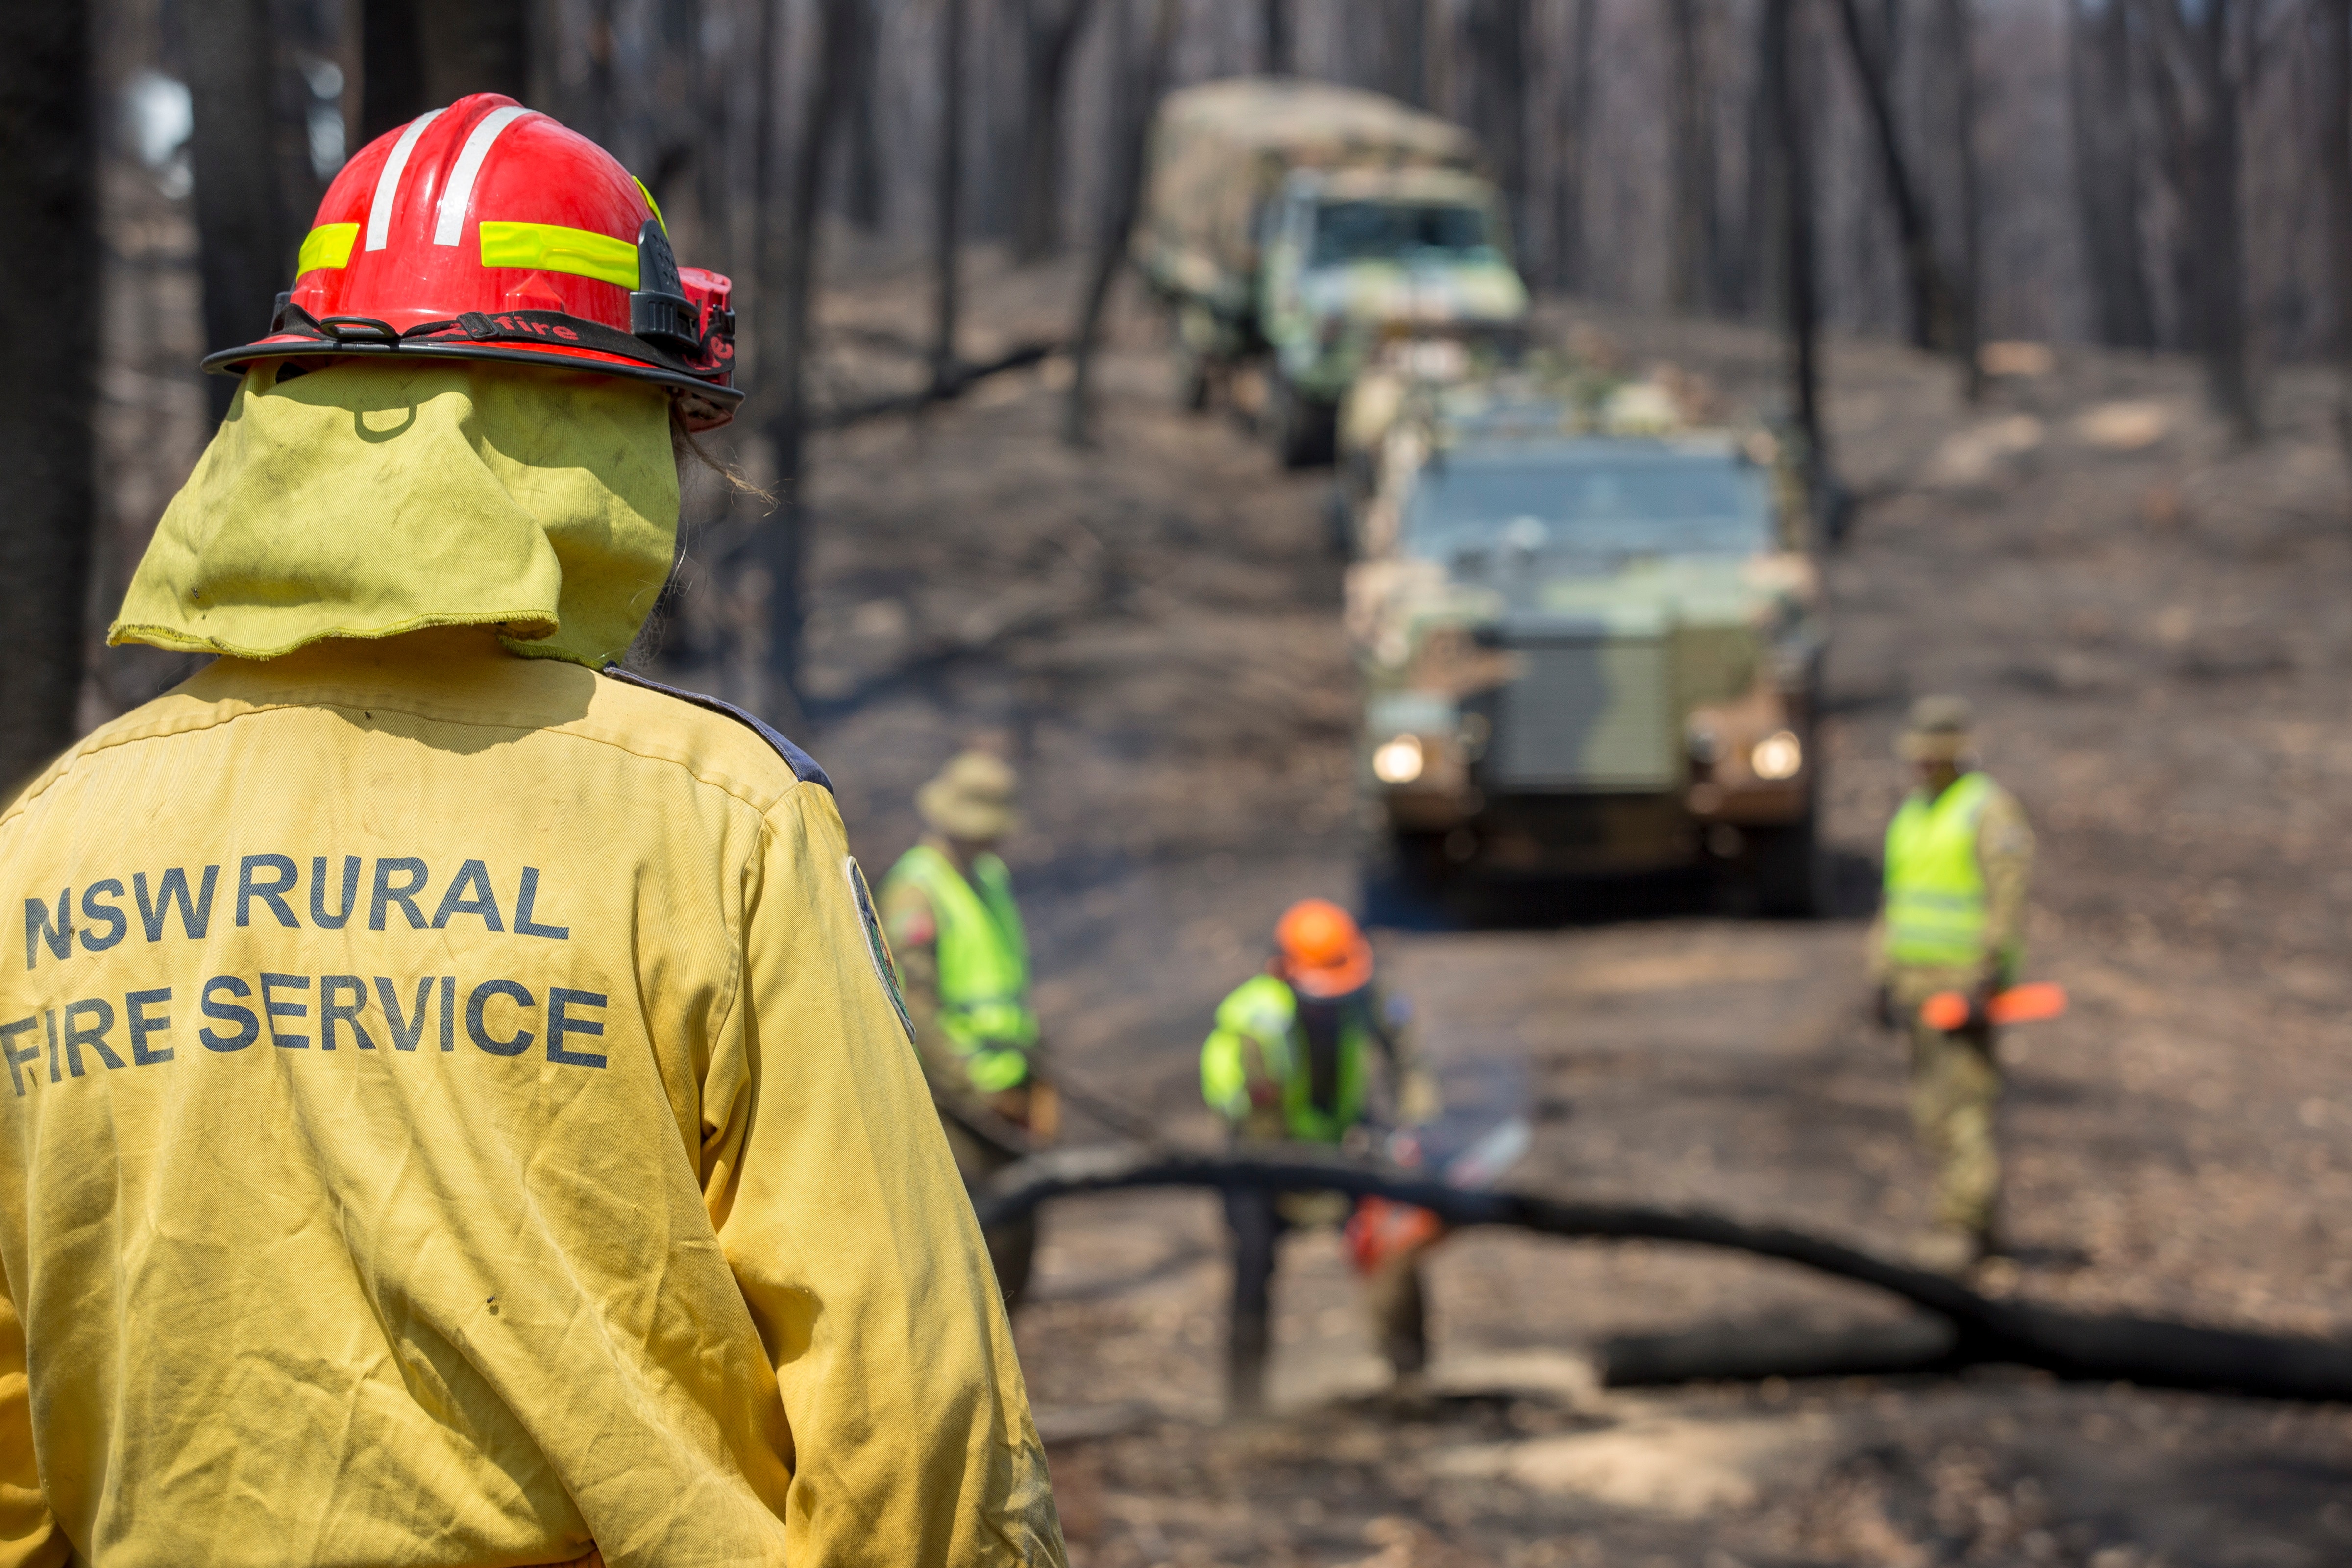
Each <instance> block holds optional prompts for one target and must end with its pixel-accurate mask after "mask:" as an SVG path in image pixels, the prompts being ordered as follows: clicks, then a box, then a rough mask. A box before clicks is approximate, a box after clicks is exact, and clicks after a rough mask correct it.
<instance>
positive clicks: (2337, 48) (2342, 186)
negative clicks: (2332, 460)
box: [2311, 0, 2352, 451]
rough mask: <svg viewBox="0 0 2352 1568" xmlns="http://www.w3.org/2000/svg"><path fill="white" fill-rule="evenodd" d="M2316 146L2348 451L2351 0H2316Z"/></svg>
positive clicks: (2340, 424)
mask: <svg viewBox="0 0 2352 1568" xmlns="http://www.w3.org/2000/svg"><path fill="white" fill-rule="evenodd" d="M2311 25H2312V30H2313V35H2314V36H2313V38H2312V64H2313V67H2314V68H2315V69H2314V74H2315V78H2316V81H2315V91H2314V93H2313V98H2314V100H2315V101H2314V103H2313V105H2312V112H2313V115H2314V117H2315V119H2316V120H2317V121H2318V122H2319V145H2318V146H2317V147H2316V148H2315V149H2314V153H2315V162H2316V163H2317V164H2318V167H2319V187H2320V190H2321V191H2322V193H2323V194H2324V195H2325V198H2326V204H2327V229H2326V234H2327V276H2326V284H2325V286H2326V290H2327V331H2328V338H2327V351H2328V353H2329V356H2330V357H2331V358H2333V359H2334V360H2335V362H2336V365H2337V366H2338V368H2339V373H2340V374H2342V375H2343V377H2344V387H2343V391H2342V393H2341V397H2342V402H2341V403H2340V404H2339V405H2338V408H2337V414H2336V420H2337V434H2338V436H2339V437H2340V438H2341V439H2342V440H2343V441H2344V443H2345V445H2346V448H2347V451H2352V0H2315V4H2314V5H2313V6H2312V10H2311Z"/></svg>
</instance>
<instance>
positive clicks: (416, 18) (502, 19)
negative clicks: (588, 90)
mask: <svg viewBox="0 0 2352 1568" xmlns="http://www.w3.org/2000/svg"><path fill="white" fill-rule="evenodd" d="M469 92H502V93H504V94H506V95H507V96H508V97H509V98H511V99H514V100H518V101H521V100H525V99H526V98H527V96H528V94H529V92H530V3H529V0H361V5H360V141H361V142H362V143H365V142H370V141H373V140H374V139H375V138H376V137H378V136H381V135H383V133H384V132H387V131H390V130H392V129H394V127H396V126H400V125H404V124H406V123H407V122H408V121H411V120H414V119H415V118H416V117H417V116H418V115H420V114H422V113H424V112H425V110H428V109H439V108H441V107H443V106H445V105H446V104H449V103H452V102H454V101H456V100H458V99H461V98H463V97H465V96H466V95H467V93H469Z"/></svg>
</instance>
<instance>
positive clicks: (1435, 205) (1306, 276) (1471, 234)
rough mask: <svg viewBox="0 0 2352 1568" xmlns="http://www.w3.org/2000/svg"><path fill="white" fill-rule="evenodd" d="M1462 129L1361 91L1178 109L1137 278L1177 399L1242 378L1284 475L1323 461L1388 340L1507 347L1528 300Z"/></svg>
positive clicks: (1159, 156)
mask: <svg viewBox="0 0 2352 1568" xmlns="http://www.w3.org/2000/svg"><path fill="white" fill-rule="evenodd" d="M1506 227H1507V226H1506V224H1505V221H1504V214H1503V207H1502V203H1501V200H1500V198H1499V196H1498V195H1497V194H1496V190H1495V187H1494V185H1493V184H1492V183H1491V182H1489V181H1488V180H1487V179H1486V177H1485V175H1484V174H1483V173H1481V171H1480V164H1479V155H1478V148H1477V144H1476V142H1475V141H1474V140H1473V139H1472V138H1471V136H1470V134H1469V132H1466V131H1465V130H1463V129H1462V128H1461V127H1460V126H1458V125H1454V124H1452V123H1451V122H1449V121H1444V120H1440V119H1438V118H1436V117H1435V116H1433V115H1429V114H1423V113H1421V112H1420V111H1418V110H1412V109H1410V108H1407V107H1406V106H1405V105H1403V104H1402V103H1398V102H1396V101H1395V100H1391V99H1387V98H1383V97H1381V95H1380V94H1378V93H1373V92H1366V91H1363V90H1361V89H1356V88H1347V87H1338V86H1333V85H1330V84H1328V83H1323V82H1308V81H1296V80H1291V79H1277V78H1236V79H1228V80H1224V81H1214V82H1207V83H1203V84H1202V85H1201V86H1198V87H1192V88H1187V89H1182V90H1181V91H1178V92H1173V93H1171V94H1169V95H1168V97H1167V98H1166V100H1163V102H1162V104H1161V107H1160V114H1159V118H1158V120H1157V121H1155V122H1154V124H1153V127H1152V133H1151V144H1150V153H1149V167H1148V170H1147V174H1146V184H1145V190H1144V200H1143V209H1142V215H1141V217H1140V219H1139V222H1138V224H1137V226H1136V229H1135V233H1134V236H1133V237H1132V241H1131V246H1132V253H1133V256H1134V258H1135V262H1136V265H1137V267H1138V268H1139V269H1140V270H1141V271H1142V273H1143V275H1144V277H1145V278H1146V279H1148V280H1149V281H1150V284H1151V286H1152V288H1153V289H1154V290H1155V291H1156V292H1158V293H1159V294H1160V296H1161V297H1162V298H1163V299H1164V300H1167V302H1168V303H1169V305H1170V306H1171V309H1172V311H1173V313H1174V317H1175V325H1176V338H1177V343H1178V349H1179V353H1180V356H1181V363H1182V366H1183V372H1182V375H1183V393H1182V395H1183V396H1184V399H1185V401H1186V402H1187V403H1188V404H1189V405H1192V406H1195V407H1198V406H1201V405H1203V404H1204V403H1205V402H1206V400H1207V398H1208V396H1209V392H1210V388H1211V385H1212V384H1213V383H1214V382H1216V381H1218V380H1220V379H1223V377H1224V376H1225V375H1226V374H1228V373H1230V372H1232V371H1234V369H1236V368H1237V367H1240V366H1242V365H1244V363H1257V364H1262V366H1263V369H1264V372H1265V406H1264V409H1263V411H1262V412H1263V416H1264V418H1265V426H1266V428H1267V429H1268V431H1269V433H1270V434H1271V436H1272V438H1273V441H1274V444H1275V447H1276V450H1277V451H1279V452H1280V454H1281V456H1282V458H1283V459H1284V461H1285V462H1286V463H1287V464H1289V465H1291V466H1294V467H1299V466H1305V465H1307V464H1310V463H1319V462H1328V461H1329V460H1330V458H1331V452H1332V441H1333V430H1334V424H1335V419H1336V416H1337V410H1338V408H1339V401H1340V399H1341V397H1342V396H1343V395H1345V394H1346V392H1347V390H1348V387H1349V383H1350V382H1351V381H1353V379H1354V378H1355V375H1356V374H1357V372H1358V371H1359V370H1360V368H1361V367H1362V365H1363V364H1364V363H1365V362H1366V360H1367V359H1368V358H1369V357H1370V354H1371V353H1372V352H1373V350H1374V349H1375V348H1376V347H1377V345H1378V344H1379V343H1380V342H1381V340H1382V339H1383V338H1384V337H1385V336H1388V335H1390V334H1392V333H1394V332H1397V331H1414V332H1422V333H1438V334H1444V333H1465V334H1480V333H1488V332H1510V331H1516V330H1517V326H1518V324H1519V322H1520V321H1522V320H1523V319H1524V318H1525V317H1526V315H1527V310H1528V291H1527V288H1526V285H1525V284H1523V283H1522V282H1521V281H1520V279H1519V276H1518V273H1517V270H1516V269H1515V268H1513V266H1512V264H1511V260H1510V244H1509V238H1508V236H1507V232H1506Z"/></svg>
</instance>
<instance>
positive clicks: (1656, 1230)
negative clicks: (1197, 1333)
mask: <svg viewBox="0 0 2352 1568" xmlns="http://www.w3.org/2000/svg"><path fill="white" fill-rule="evenodd" d="M1138 1187H1205V1188H1214V1189H1223V1188H1229V1187H1241V1188H1255V1189H1259V1190H1266V1189H1271V1190H1273V1191H1276V1192H1318V1191H1319V1192H1339V1193H1345V1194H1349V1196H1351V1197H1383V1198H1389V1199H1391V1200H1393V1201H1395V1202H1398V1203H1404V1204H1412V1205H1418V1206H1419V1207H1422V1208H1425V1209H1429V1210H1431V1211H1432V1212H1433V1213H1434V1214H1436V1215H1437V1216H1438V1217H1439V1218H1441V1219H1443V1220H1444V1221H1445V1223H1446V1224H1447V1225H1449V1226H1454V1227H1455V1228H1457V1229H1467V1228H1470V1227H1473V1226H1498V1227H1503V1228H1508V1229H1515V1230H1525V1231H1530V1232H1533V1233H1534V1234H1536V1235H1538V1236H1558V1237H1572V1238H1577V1239H1585V1240H1633V1239H1637V1238H1638V1239H1641V1240H1647V1241H1675V1242H1686V1243H1690V1244H1692V1245H1694V1246H1699V1247H1722V1248H1726V1249H1727V1250H1731V1251H1736V1252H1747V1253H1752V1254H1754V1255H1755V1256H1757V1257H1759V1258H1778V1259H1780V1261H1782V1262H1785V1263H1795V1264H1799V1265H1801V1266H1803V1267H1805V1268H1812V1269H1815V1270H1818V1271H1819V1272H1821V1273H1824V1274H1829V1275H1832V1276H1834V1277H1836V1278H1838V1279H1852V1280H1854V1281H1856V1282H1858V1283H1860V1284H1864V1285H1871V1286H1875V1287H1876V1288H1877V1289H1882V1290H1885V1291H1887V1292H1888V1293H1889V1294H1892V1295H1895V1296H1898V1297H1901V1298H1902V1299H1903V1300H1906V1301H1910V1302H1912V1303H1914V1304H1915V1305H1916V1306H1918V1307H1920V1308H1922V1309H1924V1310H1927V1311H1929V1312H1932V1313H1934V1314H1936V1315H1937V1316H1938V1317H1941V1318H1943V1319H1945V1320H1947V1321H1949V1323H1950V1324H1951V1327H1952V1339H1951V1348H1950V1350H1949V1352H1948V1354H1947V1355H1946V1356H1945V1357H1944V1358H1942V1360H1943V1361H1944V1362H1945V1363H1947V1364H1948V1365H1950V1366H1953V1367H1960V1366H1969V1365H1979V1364H1986V1363H2008V1364H2013V1365H2019V1366H2030V1367H2038V1368H2041V1369H2042V1370H2043V1371H2046V1372H2049V1373H2053V1374H2054V1375H2056V1376H2058V1377H2062V1378H2065V1379H2068V1380H2070V1381H2074V1382H2086V1383H2132V1384H2141V1385H2143V1386H2146V1387H2150V1388H2179V1389H2190V1390H2199V1391H2208V1392H2224V1391H2226V1392H2232V1393H2239V1394H2260V1395H2263V1396H2266V1397H2269V1398H2274V1399H2295V1400H2317V1401H2344V1400H2352V1344H2347V1343H2346V1342H2342V1341H2339V1340H2323V1339H2317V1338H2313V1337H2308V1336H2301V1335H2285V1334H2262V1333H2252V1332H2247V1331H2240V1330H2233V1329H2217V1328H2207V1327H2202V1326H2200V1325H2196V1324H2190V1323H2177V1322H2168V1321H2164V1320H2161V1319H2155V1318H2137V1317H2130V1316H2126V1315H2122V1314H2115V1313H2081V1312H2069V1311H2065V1310H2061V1309H2058V1308H2054V1307H2042V1306H2036V1305H2033V1304H2032V1303H2029V1302H2023V1301H2015V1300H1996V1299H1994V1298H1992V1297H1989V1296H1986V1295H1983V1294H1981V1293H1979V1292H1978V1291H1976V1290H1972V1289H1969V1287H1968V1286H1966V1285H1964V1284H1962V1283H1960V1282H1959V1281H1958V1280H1956V1279H1948V1278H1947V1277H1945V1276H1943V1275H1940V1274H1935V1273H1931V1272H1929V1271H1927V1270H1926V1269H1922V1268H1912V1267H1911V1266H1909V1265H1908V1264H1903V1263H1895V1262H1891V1261H1889V1260H1888V1259H1886V1258H1880V1257H1877V1256H1875V1255H1874V1254H1872V1253H1868V1252H1864V1251H1863V1250H1861V1249H1860V1248H1858V1247H1849V1246H1846V1245H1845V1244H1844V1243H1843V1242H1838V1241H1832V1240H1830V1239H1829V1238H1827V1237H1819V1236H1814V1235H1811V1234H1809V1233H1807V1232H1804V1231H1799V1230H1790V1229H1788V1228H1786V1227H1785V1226H1760V1225H1749V1224H1747V1223H1745V1222H1743V1221H1739V1220H1734V1219H1730V1218H1727V1217H1726V1216H1724V1215H1716V1214H1709V1213H1706V1212H1705V1211H1703V1210H1696V1209H1665V1208H1646V1207H1641V1206H1638V1205H1619V1204H1584V1203H1571V1202H1569V1201H1566V1200H1563V1199H1559V1198H1550V1197H1545V1196H1542V1195H1540V1194H1532V1193H1514V1192H1504V1191H1484V1192H1474V1191H1465V1190H1464V1189H1462V1188H1459V1187H1449V1186H1446V1185H1444V1184H1442V1183H1439V1182H1435V1181H1433V1180H1431V1179H1429V1177H1427V1176H1426V1175H1423V1174H1420V1173H1414V1172H1410V1171H1403V1170H1400V1169H1397V1168H1395V1167H1393V1166H1387V1165H1381V1164H1374V1163H1369V1162H1364V1161H1359V1160H1353V1159H1349V1158H1348V1157H1346V1156H1344V1155H1339V1154H1336V1153H1333V1152H1327V1151H1321V1150H1317V1149H1312V1148H1304V1147H1298V1146H1286V1147H1283V1148H1280V1149H1276V1150H1270V1151H1268V1152H1264V1153H1259V1152H1247V1153H1235V1154H1230V1155H1217V1154H1181V1153H1171V1152H1167V1151H1165V1150H1158V1149H1144V1148H1132V1147H1128V1146H1123V1145H1110V1146H1105V1147H1097V1148H1076V1149H1058V1150H1053V1151H1049V1152H1045V1153H1040V1154H1034V1155H1032V1156H1030V1157H1029V1158H1027V1159H1025V1160H1023V1161H1021V1162H1020V1163H1017V1164H1014V1165H1012V1166H1009V1167H1007V1168H1006V1169H1004V1170H1003V1171H1001V1172H999V1173H997V1174H996V1176H995V1177H994V1178H993V1179H992V1180H991V1181H990V1182H988V1183H987V1184H984V1185H982V1187H980V1188H978V1189H977V1190H976V1191H975V1192H974V1194H973V1202H974V1205H975V1207H976V1208H977V1210H978V1212H979V1215H980V1220H981V1223H982V1225H995V1224H999V1223H1002V1222H1003V1221H1006V1220H1011V1219H1016V1218H1018V1217H1020V1216H1021V1215H1024V1214H1027V1213H1028V1212H1030V1211H1031V1210H1032V1209H1034V1208H1035V1207H1036V1206H1037V1205H1039V1204H1041V1203H1044V1202H1046V1201H1047V1200H1049V1199H1053V1198H1061V1197H1070V1196H1075V1195H1076V1194H1083V1193H1104V1192H1118V1191H1123V1190H1128V1189H1132V1188H1138Z"/></svg>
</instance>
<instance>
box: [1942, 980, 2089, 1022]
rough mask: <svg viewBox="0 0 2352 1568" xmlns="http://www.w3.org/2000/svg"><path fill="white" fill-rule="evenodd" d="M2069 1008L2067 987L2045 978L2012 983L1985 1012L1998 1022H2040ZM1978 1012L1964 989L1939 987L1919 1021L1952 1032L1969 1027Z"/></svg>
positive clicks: (2061, 1013) (2059, 1014)
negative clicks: (1951, 989)
mask: <svg viewBox="0 0 2352 1568" xmlns="http://www.w3.org/2000/svg"><path fill="white" fill-rule="evenodd" d="M2065 1011H2066V988H2065V987H2064V986H2063V985H2053V984H2050V983H2049V982H2047V981H2042V982H2040V983H2038V984H2032V985H2012V986H2011V987H2010V988H2009V989H2008V990H2006V991H2003V992H2001V993H2000V994H1998V995H1996V996H1994V997H1993V999H1992V1001H1991V1002H1990V1004H1989V1005H1987V1006H1986V1008H1985V1014H1986V1016H1987V1017H1988V1018H1990V1020H1991V1021H1992V1022H1993V1023H1996V1024H2038V1023H2040V1022H2041V1021H2042V1020H2043V1019H2045V1018H2056V1017H2059V1016H2063V1014H2064V1013H2065ZM1975 1012H1976V1007H1975V1005H1974V1004H1973V1003H1971V1002H1970V1001H1969V996H1968V994H1967V993H1966V992H1964V991H1938V992H1937V993H1936V994H1934V995H1933V996H1930V997H1928V998H1927V1000H1926V1001H1925V1002H1923V1003H1921V1004H1920V1005H1919V1021H1920V1022H1921V1023H1923V1024H1925V1025H1927V1026H1928V1027H1929V1028H1931V1029H1941V1030H1943V1031H1944V1032H1945V1033H1946V1034H1950V1033H1952V1032H1953V1031H1954V1030H1956V1029H1965V1028H1967V1027H1968V1026H1969V1019H1970V1017H1971V1016H1973V1015H1974V1014H1975Z"/></svg>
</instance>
